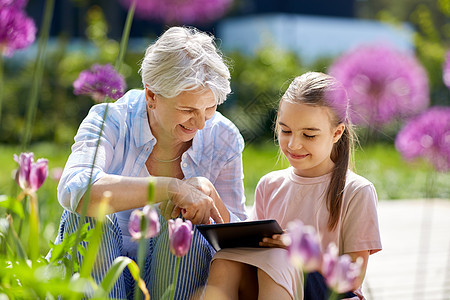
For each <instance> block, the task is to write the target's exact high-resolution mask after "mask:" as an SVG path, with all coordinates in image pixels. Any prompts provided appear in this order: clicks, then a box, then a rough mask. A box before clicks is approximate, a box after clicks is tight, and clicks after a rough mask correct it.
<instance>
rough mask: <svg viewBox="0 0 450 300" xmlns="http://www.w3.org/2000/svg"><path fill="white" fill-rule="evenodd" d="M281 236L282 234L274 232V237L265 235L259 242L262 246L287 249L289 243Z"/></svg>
mask: <svg viewBox="0 0 450 300" xmlns="http://www.w3.org/2000/svg"><path fill="white" fill-rule="evenodd" d="M281 236H282V235H281V234H274V235H273V236H272V238H269V237H265V238H263V239H262V241H261V242H259V245H260V246H262V247H269V248H283V249H286V248H287V245H286V244H285V243H284V242H283V240H282V238H281Z"/></svg>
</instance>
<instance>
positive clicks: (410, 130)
mask: <svg viewBox="0 0 450 300" xmlns="http://www.w3.org/2000/svg"><path fill="white" fill-rule="evenodd" d="M395 147H396V148H397V150H398V151H399V152H400V154H401V155H402V156H403V157H404V158H405V159H406V160H413V159H416V158H418V157H422V158H425V159H427V160H428V161H429V162H431V163H432V164H433V166H434V167H435V168H436V169H437V170H438V171H443V172H445V171H448V170H450V107H439V106H435V107H432V108H430V109H428V110H426V111H425V112H423V113H422V114H421V115H419V116H417V117H416V118H414V119H411V120H410V121H409V122H408V123H406V125H405V126H404V127H403V128H402V129H401V130H400V132H399V133H398V134H397V137H396V139H395Z"/></svg>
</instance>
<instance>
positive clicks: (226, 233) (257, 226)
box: [197, 220, 283, 251]
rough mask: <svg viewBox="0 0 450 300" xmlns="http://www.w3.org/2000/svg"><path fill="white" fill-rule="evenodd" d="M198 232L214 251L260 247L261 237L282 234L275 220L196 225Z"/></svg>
mask: <svg viewBox="0 0 450 300" xmlns="http://www.w3.org/2000/svg"><path fill="white" fill-rule="evenodd" d="M197 229H198V231H200V233H201V234H202V235H203V236H204V237H205V239H206V240H207V241H208V242H209V243H210V244H211V246H213V248H214V249H215V250H216V251H219V250H220V249H224V248H235V247H260V246H259V242H261V240H262V238H263V237H271V236H272V235H274V234H280V233H282V232H283V229H281V227H280V225H279V224H278V222H277V221H276V220H260V221H243V222H234V223H222V224H210V225H197Z"/></svg>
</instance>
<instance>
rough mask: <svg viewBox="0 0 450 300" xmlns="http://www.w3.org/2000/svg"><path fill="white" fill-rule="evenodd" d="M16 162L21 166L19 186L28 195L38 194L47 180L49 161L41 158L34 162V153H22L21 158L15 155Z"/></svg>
mask: <svg viewBox="0 0 450 300" xmlns="http://www.w3.org/2000/svg"><path fill="white" fill-rule="evenodd" d="M14 160H15V161H16V162H17V163H18V164H19V169H18V170H17V173H16V181H17V184H18V185H19V186H20V188H21V189H22V190H23V191H25V192H27V193H32V192H36V191H37V190H38V189H39V188H40V187H41V186H42V184H43V183H44V181H45V179H46V178H47V174H48V160H46V159H44V158H39V159H38V160H37V161H36V162H34V154H33V153H20V156H17V155H16V154H14Z"/></svg>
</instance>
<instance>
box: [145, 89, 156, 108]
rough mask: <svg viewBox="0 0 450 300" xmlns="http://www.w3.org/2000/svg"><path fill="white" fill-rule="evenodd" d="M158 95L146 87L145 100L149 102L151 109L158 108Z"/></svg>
mask: <svg viewBox="0 0 450 300" xmlns="http://www.w3.org/2000/svg"><path fill="white" fill-rule="evenodd" d="M155 97H156V94H155V93H153V92H152V91H151V90H150V89H149V88H148V87H147V86H146V87H145V100H146V101H147V106H148V107H149V108H155V106H156V100H155Z"/></svg>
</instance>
